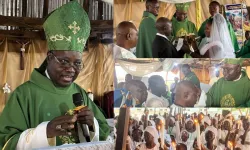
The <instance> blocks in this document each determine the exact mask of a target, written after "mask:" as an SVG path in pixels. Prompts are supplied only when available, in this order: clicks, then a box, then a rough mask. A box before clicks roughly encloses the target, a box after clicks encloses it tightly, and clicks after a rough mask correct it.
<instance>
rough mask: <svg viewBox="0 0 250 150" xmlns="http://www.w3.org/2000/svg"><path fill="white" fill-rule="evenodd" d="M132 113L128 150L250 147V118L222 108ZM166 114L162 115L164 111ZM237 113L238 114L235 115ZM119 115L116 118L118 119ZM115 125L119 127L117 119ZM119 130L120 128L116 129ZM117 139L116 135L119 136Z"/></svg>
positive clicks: (239, 149) (207, 149) (237, 148)
mask: <svg viewBox="0 0 250 150" xmlns="http://www.w3.org/2000/svg"><path fill="white" fill-rule="evenodd" d="M209 111H210V110H209V109H208V110H207V111H206V114H204V113H202V112H200V113H199V112H197V113H196V112H194V113H190V112H188V113H187V112H185V111H182V113H174V114H172V112H171V111H170V112H164V115H158V114H149V111H148V110H147V109H145V110H144V114H131V116H130V121H129V126H128V136H127V142H126V149H127V150H145V149H149V150H245V149H248V148H250V133H249V131H250V119H249V117H248V115H247V113H248V112H246V115H241V114H242V112H241V110H236V111H237V112H238V113H237V114H238V115H237V116H235V115H232V112H231V111H229V110H223V109H221V112H219V113H213V116H212V115H211V114H210V112H209ZM161 114H163V112H161ZM234 114H235V113H234ZM118 117H120V116H117V117H116V118H118ZM115 123H116V124H117V125H119V123H118V122H117V120H115ZM116 127H117V126H116ZM116 136H117V135H116Z"/></svg>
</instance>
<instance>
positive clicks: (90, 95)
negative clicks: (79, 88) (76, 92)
mask: <svg viewBox="0 0 250 150" xmlns="http://www.w3.org/2000/svg"><path fill="white" fill-rule="evenodd" d="M87 94H88V97H89V98H90V99H91V100H92V101H94V94H93V93H92V92H91V90H90V89H88V93H87Z"/></svg>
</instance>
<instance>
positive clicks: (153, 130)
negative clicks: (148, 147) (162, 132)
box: [144, 126, 159, 144]
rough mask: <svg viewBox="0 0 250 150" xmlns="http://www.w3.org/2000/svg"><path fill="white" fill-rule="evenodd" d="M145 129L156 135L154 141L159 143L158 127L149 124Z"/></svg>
mask: <svg viewBox="0 0 250 150" xmlns="http://www.w3.org/2000/svg"><path fill="white" fill-rule="evenodd" d="M145 131H147V132H148V133H150V134H151V135H152V136H153V137H154V143H155V144H157V143H158V138H159V135H158V133H157V130H156V128H155V127H153V126H147V127H146V129H145ZM145 131H144V132H145Z"/></svg>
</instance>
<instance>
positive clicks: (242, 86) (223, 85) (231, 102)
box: [206, 71, 250, 107]
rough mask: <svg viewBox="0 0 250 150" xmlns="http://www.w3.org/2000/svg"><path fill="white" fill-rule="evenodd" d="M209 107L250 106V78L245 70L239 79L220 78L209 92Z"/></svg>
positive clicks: (207, 103) (207, 104)
mask: <svg viewBox="0 0 250 150" xmlns="http://www.w3.org/2000/svg"><path fill="white" fill-rule="evenodd" d="M206 106H207V107H249V106H250V80H249V78H248V76H247V74H246V72H245V71H242V76H241V78H240V80H238V81H226V80H225V79H224V78H220V79H219V80H218V81H217V82H215V83H214V84H213V86H212V87H211V89H210V90H209V91H208V93H207V101H206Z"/></svg>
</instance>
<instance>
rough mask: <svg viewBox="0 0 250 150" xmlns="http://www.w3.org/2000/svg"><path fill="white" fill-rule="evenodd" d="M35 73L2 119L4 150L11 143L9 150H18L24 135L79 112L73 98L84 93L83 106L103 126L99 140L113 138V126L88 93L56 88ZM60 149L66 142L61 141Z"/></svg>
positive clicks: (74, 86)
mask: <svg viewBox="0 0 250 150" xmlns="http://www.w3.org/2000/svg"><path fill="white" fill-rule="evenodd" d="M44 71H45V69H44V70H43V71H40V69H35V70H34V71H33V72H32V74H31V79H30V80H29V81H27V82H25V83H24V84H22V85H20V86H19V87H17V88H16V90H15V91H13V93H12V94H11V96H10V97H9V100H8V102H7V104H6V106H5V108H4V110H3V112H2V114H1V116H0V122H1V123H0V149H2V148H3V146H4V145H5V143H6V142H7V141H8V140H9V139H10V138H11V139H10V140H9V142H8V144H7V146H6V148H5V149H6V150H14V149H16V145H17V142H18V139H19V137H20V135H21V133H22V132H23V131H25V130H27V129H30V128H36V127H37V126H38V125H39V124H40V123H42V122H45V121H50V120H52V119H54V118H55V117H59V116H61V115H65V113H66V112H67V111H68V110H69V109H73V108H75V106H74V104H73V100H72V95H73V94H75V93H81V95H82V98H83V100H84V102H83V105H85V106H88V108H89V109H90V110H92V112H93V114H94V117H95V118H96V120H97V121H98V123H99V127H100V128H99V129H97V130H99V132H100V133H99V139H100V140H105V139H106V137H107V136H108V135H109V132H110V130H109V126H108V124H107V122H106V120H105V117H104V115H103V114H102V112H101V111H100V110H99V108H98V107H97V106H96V105H95V104H94V103H93V102H92V101H91V100H90V99H89V98H88V96H87V93H86V92H85V91H84V90H83V89H82V88H81V87H80V86H79V85H77V84H75V83H72V84H71V85H70V86H68V87H65V88H59V87H55V86H54V84H53V83H52V81H51V80H49V79H48V78H47V77H46V76H45V75H43V74H41V73H40V72H44ZM56 139H57V145H61V144H62V143H63V142H62V141H61V139H60V137H57V138H56Z"/></svg>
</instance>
